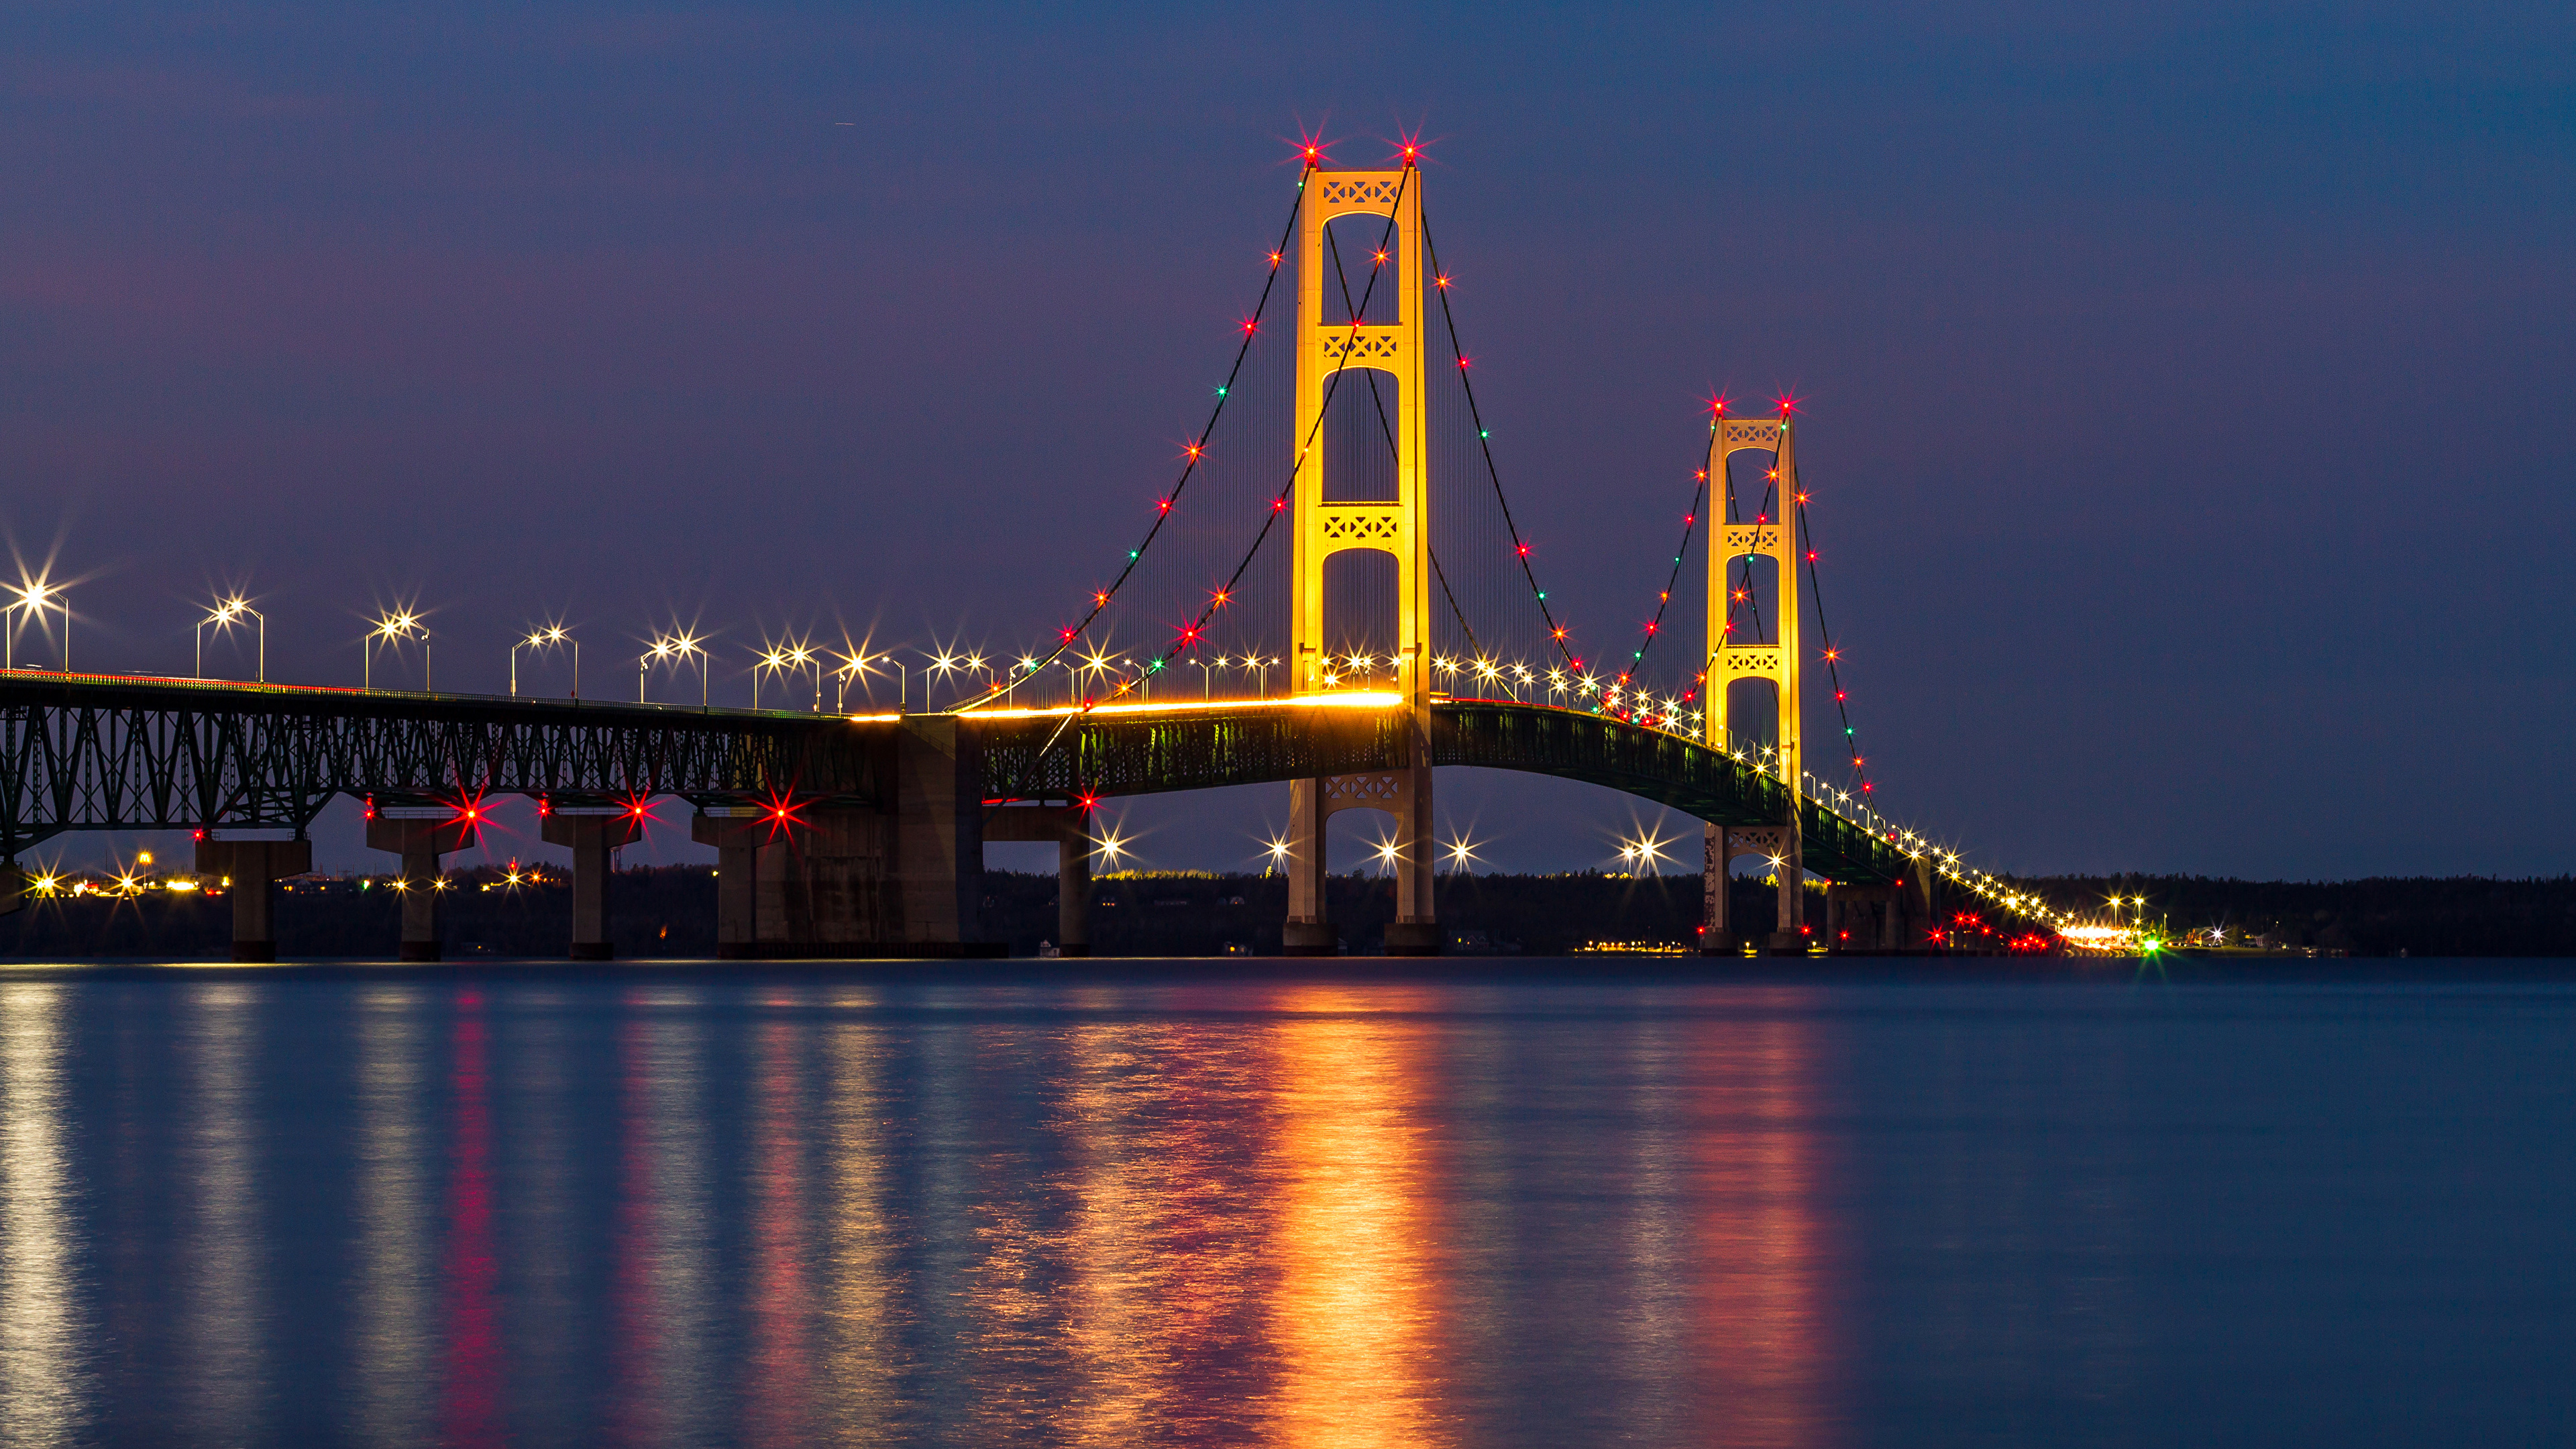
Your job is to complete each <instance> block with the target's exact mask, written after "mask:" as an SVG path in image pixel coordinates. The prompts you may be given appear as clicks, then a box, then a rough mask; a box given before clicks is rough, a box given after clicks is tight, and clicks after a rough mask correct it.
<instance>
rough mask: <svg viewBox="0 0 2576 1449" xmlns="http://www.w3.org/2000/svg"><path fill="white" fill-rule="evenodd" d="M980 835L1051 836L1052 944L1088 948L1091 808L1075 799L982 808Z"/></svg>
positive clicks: (1075, 952) (1070, 950) (988, 838)
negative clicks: (1074, 802)
mask: <svg viewBox="0 0 2576 1449" xmlns="http://www.w3.org/2000/svg"><path fill="white" fill-rule="evenodd" d="M983 829H984V841H985V843H986V844H988V845H989V844H992V843H993V842H996V841H1005V842H1007V841H1030V842H1034V841H1045V840H1052V841H1054V842H1055V898H1056V903H1055V946H1056V951H1057V953H1058V954H1060V955H1064V956H1088V955H1090V954H1091V812H1090V811H1088V810H1086V809H1084V808H1082V807H1081V806H1079V805H1011V806H1005V807H1003V808H1001V809H998V810H987V811H985V812H984V824H983Z"/></svg>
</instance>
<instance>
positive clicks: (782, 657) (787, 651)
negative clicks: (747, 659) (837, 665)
mask: <svg viewBox="0 0 2576 1449" xmlns="http://www.w3.org/2000/svg"><path fill="white" fill-rule="evenodd" d="M809 666H810V667H811V668H812V669H813V671H814V712H815V713H817V714H820V713H822V712H823V662H822V659H821V658H820V656H818V655H816V654H815V652H814V651H813V650H812V649H811V648H808V647H807V646H805V645H803V644H772V645H770V646H769V650H768V652H767V653H765V654H762V655H761V656H760V662H759V663H758V664H755V665H753V666H752V670H751V707H752V708H753V709H758V708H760V676H761V674H762V673H763V672H764V671H766V672H768V673H771V674H785V673H787V672H788V671H790V670H801V669H805V668H807V667H809Z"/></svg>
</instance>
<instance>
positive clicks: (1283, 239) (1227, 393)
mask: <svg viewBox="0 0 2576 1449" xmlns="http://www.w3.org/2000/svg"><path fill="white" fill-rule="evenodd" d="M1314 174H1315V162H1314V160H1313V158H1311V157H1309V158H1308V159H1307V161H1306V164H1305V165H1304V167H1303V168H1302V169H1300V170H1299V172H1298V173H1297V197H1296V200H1294V201H1292V202H1290V203H1289V205H1288V221H1287V224H1286V225H1285V226H1283V227H1281V228H1280V231H1279V245H1277V246H1276V247H1273V248H1271V250H1270V274H1269V275H1268V276H1267V277H1265V278H1263V279H1262V283H1261V300H1260V301H1259V302H1257V303H1255V304H1254V306H1253V309H1252V317H1251V319H1250V320H1248V321H1246V322H1245V323H1244V324H1243V341H1242V342H1241V343H1239V344H1237V346H1236V347H1235V349H1234V365H1233V366H1232V367H1230V368H1228V369H1227V370H1226V374H1225V385H1224V386H1223V387H1220V388H1218V389H1217V391H1216V404H1215V406H1213V407H1211V408H1210V409H1209V410H1208V419H1207V424H1206V426H1204V427H1202V428H1200V429H1199V435H1198V439H1197V441H1196V442H1194V443H1193V444H1192V445H1191V446H1190V448H1189V449H1188V450H1187V457H1186V459H1185V461H1184V462H1183V464H1182V466H1181V476H1180V478H1179V479H1178V480H1177V481H1176V482H1174V483H1173V484H1172V491H1171V492H1169V493H1167V494H1165V495H1163V497H1162V498H1160V499H1158V500H1156V504H1155V509H1154V521H1153V523H1152V524H1151V525H1149V526H1148V527H1147V528H1146V530H1145V537H1144V538H1143V540H1142V541H1140V542H1139V543H1138V544H1137V545H1136V547H1134V548H1131V549H1129V550H1128V551H1127V562H1126V565H1125V566H1124V567H1122V568H1121V569H1119V571H1118V577H1117V578H1116V579H1115V580H1114V581H1112V582H1111V584H1110V585H1109V587H1108V588H1106V589H1102V590H1098V591H1095V592H1094V593H1093V594H1092V603H1091V612H1090V613H1088V614H1085V615H1084V616H1083V618H1082V622H1081V623H1079V624H1076V625H1074V626H1073V627H1072V628H1070V629H1059V630H1058V631H1057V643H1056V646H1055V648H1054V649H1052V650H1050V651H1048V653H1047V655H1046V656H1045V657H1044V658H1042V659H1040V660H1038V661H1037V664H1036V667H1034V668H1032V669H1029V670H1025V671H1023V673H1024V674H1025V676H1026V677H1028V678H1032V679H1034V678H1036V677H1037V676H1038V675H1039V674H1040V673H1043V672H1044V671H1045V670H1046V669H1047V667H1048V666H1050V665H1052V664H1054V663H1055V662H1056V661H1057V660H1058V659H1061V658H1063V657H1064V655H1065V651H1067V650H1069V649H1071V648H1072V647H1073V641H1074V640H1076V639H1078V638H1080V637H1082V635H1083V634H1084V633H1086V632H1088V631H1089V630H1090V628H1091V626H1092V624H1093V623H1095V622H1097V621H1098V619H1099V618H1100V616H1101V615H1102V614H1105V613H1107V612H1108V611H1109V604H1110V601H1111V600H1113V599H1115V598H1117V597H1118V591H1119V590H1120V589H1121V588H1123V587H1125V586H1126V583H1127V580H1128V578H1129V577H1130V576H1131V575H1133V574H1134V573H1135V572H1136V567H1137V565H1138V564H1139V563H1141V562H1142V561H1143V559H1144V557H1145V553H1146V551H1147V550H1148V549H1151V548H1152V547H1153V546H1154V540H1155V539H1156V538H1157V537H1158V536H1160V535H1161V533H1162V531H1163V525H1164V524H1165V523H1168V522H1170V521H1171V517H1172V510H1173V509H1174V507H1176V506H1177V505H1178V504H1179V503H1180V501H1181V491H1182V490H1183V489H1185V488H1187V487H1189V486H1190V479H1191V478H1192V477H1193V476H1194V475H1195V474H1196V473H1197V472H1198V467H1199V459H1200V458H1201V457H1202V456H1204V455H1205V453H1206V448H1207V440H1208V438H1209V437H1210V435H1212V434H1213V433H1214V432H1215V431H1216V424H1217V419H1219V418H1221V417H1223V416H1225V405H1226V403H1227V402H1228V401H1229V400H1230V399H1231V398H1232V397H1233V395H1234V385H1235V382H1236V380H1237V379H1238V378H1240V377H1241V376H1242V373H1243V360H1244V358H1245V357H1246V356H1248V355H1250V353H1251V351H1252V339H1253V338H1254V337H1255V336H1257V335H1258V334H1259V333H1260V331H1261V319H1262V318H1263V317H1264V316H1266V315H1268V313H1269V310H1270V297H1271V294H1272V293H1273V292H1275V291H1276V290H1278V286H1279V268H1280V258H1281V257H1283V256H1284V255H1286V253H1287V250H1288V239H1289V238H1290V237H1291V236H1294V235H1295V234H1296V230H1297V217H1298V214H1299V213H1300V212H1301V211H1303V210H1304V208H1305V205H1306V182H1307V180H1308V179H1309V178H1310V177H1312V176H1313V175H1314ZM1237 576H1238V577H1240V571H1239V570H1238V571H1237ZM1210 607H1211V611H1212V610H1213V606H1210ZM1199 622H1200V623H1202V624H1204V623H1205V622H1206V615H1205V614H1202V615H1201V616H1200V619H1199ZM1165 657H1166V658H1168V657H1169V656H1168V655H1167V656H1165ZM1007 674H1008V672H1007V671H1005V677H1006V678H1007ZM1019 682H1020V681H1018V680H1011V681H1010V682H1009V683H1006V684H1000V685H995V686H993V687H991V688H989V689H987V690H986V691H985V692H984V693H983V694H982V695H980V696H978V697H977V698H975V699H972V700H969V701H967V702H965V703H963V704H952V705H950V706H949V707H948V709H947V711H946V712H947V713H949V714H959V713H963V712H964V711H966V710H970V709H981V708H982V707H984V706H985V705H988V704H990V703H992V702H993V701H994V700H997V699H999V698H1001V697H1002V696H1003V695H1005V694H1007V693H1009V692H1010V690H1011V689H1012V687H1013V686H1015V685H1016V684H1018V683H1019ZM1122 692H1123V691H1122Z"/></svg>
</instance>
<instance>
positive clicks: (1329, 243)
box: [1324, 227, 1485, 654]
mask: <svg viewBox="0 0 2576 1449" xmlns="http://www.w3.org/2000/svg"><path fill="white" fill-rule="evenodd" d="M1324 249H1325V250H1326V251H1327V252H1330V253H1331V254H1332V258H1333V277H1334V279H1335V280H1336V281H1338V282H1340V283H1341V287H1342V306H1343V308H1344V309H1345V310H1347V311H1348V312H1349V313H1350V314H1351V316H1353V317H1355V318H1356V317H1358V316H1359V315H1360V309H1359V306H1358V304H1356V303H1354V302H1352V301H1351V277H1350V273H1348V272H1346V271H1344V270H1342V244H1341V243H1340V242H1337V241H1335V240H1333V232H1332V228H1330V227H1326V228H1325V229H1324ZM1362 371H1364V372H1366V373H1367V374H1368V386H1369V401H1370V403H1372V404H1374V405H1375V406H1376V408H1377V429H1378V432H1379V433H1380V434H1382V435H1384V437H1385V438H1386V451H1387V456H1388V457H1391V458H1396V459H1399V460H1400V459H1402V457H1403V456H1404V450H1403V449H1402V448H1400V447H1398V446H1396V441H1395V425H1394V424H1393V423H1391V422H1388V421H1387V417H1386V394H1384V393H1382V392H1380V391H1379V390H1378V385H1377V369H1376V368H1373V367H1371V368H1364V369H1362ZM1422 551H1423V552H1424V553H1426V554H1428V555H1430V558H1431V576H1432V577H1433V578H1436V579H1438V580H1439V581H1440V593H1441V595H1442V597H1444V598H1446V599H1448V601H1449V612H1450V614H1452V615H1453V616H1455V617H1456V618H1457V620H1458V632H1460V633H1462V634H1464V635H1466V636H1467V647H1468V648H1470V649H1472V650H1475V651H1476V652H1477V653H1478V654H1482V653H1484V652H1485V651H1484V648H1483V646H1481V645H1479V644H1478V643H1477V642H1476V628H1475V626H1474V625H1472V624H1470V623H1468V622H1467V611H1466V610H1464V609H1461V608H1459V607H1458V595H1457V592H1456V591H1455V590H1453V589H1451V588H1450V587H1449V573H1448V571H1447V570H1446V569H1443V568H1441V567H1440V551H1439V550H1438V549H1435V548H1432V547H1430V546H1429V545H1428V544H1426V545H1424V547H1423V550H1422Z"/></svg>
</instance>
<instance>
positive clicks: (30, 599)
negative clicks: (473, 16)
mask: <svg viewBox="0 0 2576 1449" xmlns="http://www.w3.org/2000/svg"><path fill="white" fill-rule="evenodd" d="M10 592H12V593H14V594H16V595H17V596H18V602H16V603H14V604H11V605H9V606H8V607H7V608H6V609H0V613H8V614H16V613H19V612H21V611H23V612H26V613H30V614H36V615H40V616H41V615H42V614H43V612H44V611H45V610H47V609H60V610H62V611H63V673H65V674H69V673H71V672H72V606H71V601H70V600H69V599H67V598H65V597H64V596H63V591H62V590H61V589H58V588H55V587H54V586H53V585H51V584H48V583H46V582H45V581H43V580H42V579H38V580H36V581H35V582H33V583H21V584H13V585H11V586H10ZM20 627H21V626H20V623H19V621H18V620H16V619H11V620H10V621H9V627H8V628H7V629H5V630H0V633H5V634H7V635H8V636H9V638H8V644H7V645H6V647H5V650H0V667H5V668H9V669H15V668H17V667H18V630H19V628H20Z"/></svg>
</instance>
